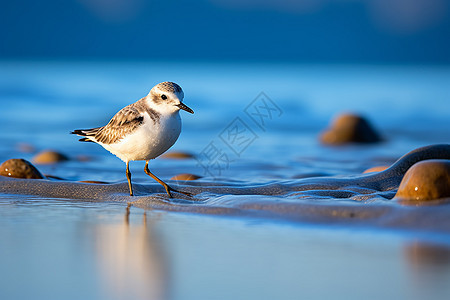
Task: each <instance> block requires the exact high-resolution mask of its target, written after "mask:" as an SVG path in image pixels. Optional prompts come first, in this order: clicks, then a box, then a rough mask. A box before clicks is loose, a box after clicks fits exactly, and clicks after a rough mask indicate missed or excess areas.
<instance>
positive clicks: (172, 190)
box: [165, 185, 193, 198]
mask: <svg viewBox="0 0 450 300" xmlns="http://www.w3.org/2000/svg"><path fill="white" fill-rule="evenodd" d="M165 188H166V192H167V194H168V195H169V198H173V197H172V193H171V192H175V193H180V194H183V195H186V196H188V197H192V196H193V195H192V194H191V193H188V192H183V191H179V190H176V189H174V188H171V187H170V186H169V185H167V186H165Z"/></svg>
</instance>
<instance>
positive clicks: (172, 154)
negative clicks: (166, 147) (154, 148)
mask: <svg viewBox="0 0 450 300" xmlns="http://www.w3.org/2000/svg"><path fill="white" fill-rule="evenodd" d="M160 157H161V158H167V159H191V158H194V155H192V154H190V153H187V152H179V151H172V152H167V153H164V154H163V155H161V156H160Z"/></svg>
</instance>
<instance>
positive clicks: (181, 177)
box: [170, 173, 202, 180]
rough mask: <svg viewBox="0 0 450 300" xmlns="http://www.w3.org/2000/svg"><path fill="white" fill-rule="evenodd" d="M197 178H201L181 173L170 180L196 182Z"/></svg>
mask: <svg viewBox="0 0 450 300" xmlns="http://www.w3.org/2000/svg"><path fill="white" fill-rule="evenodd" d="M199 178H202V177H201V176H198V175H194V174H189V173H183V174H178V175H175V176H173V177H172V178H170V179H171V180H197V179H199Z"/></svg>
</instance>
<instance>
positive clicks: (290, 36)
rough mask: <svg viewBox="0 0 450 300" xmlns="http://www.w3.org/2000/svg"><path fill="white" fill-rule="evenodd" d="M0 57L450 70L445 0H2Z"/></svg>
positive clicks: (449, 13) (449, 21) (448, 6)
mask: <svg viewBox="0 0 450 300" xmlns="http://www.w3.org/2000/svg"><path fill="white" fill-rule="evenodd" d="M1 7H2V8H1V10H0V26H1V28H2V29H1V31H0V40H1V44H2V45H1V47H0V58H2V59H22V58H26V59H29V58H31V59H36V58H38V59H41V58H44V59H47V58H52V59H53V58H56V59H95V60H98V59H105V60H117V59H123V60H142V59H148V60H158V59H163V60H168V59H170V60H206V61H208V60H238V61H240V60H246V61H248V60H256V61H296V62H313V63H317V62H324V63H335V62H337V63H432V64H440V63H446V64H447V63H449V62H450V18H449V16H450V1H448V0H298V1H293V0H168V1H145V0H63V1H61V0H41V1H35V0H16V1H2V5H1Z"/></svg>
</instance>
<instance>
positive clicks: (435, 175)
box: [395, 159, 450, 201]
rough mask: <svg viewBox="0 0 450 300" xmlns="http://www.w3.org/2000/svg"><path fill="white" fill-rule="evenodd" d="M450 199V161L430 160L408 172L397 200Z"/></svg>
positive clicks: (415, 165)
mask: <svg viewBox="0 0 450 300" xmlns="http://www.w3.org/2000/svg"><path fill="white" fill-rule="evenodd" d="M448 197H450V160H446V159H430V160H424V161H421V162H418V163H416V164H414V165H413V166H412V167H411V168H409V170H408V171H407V172H406V174H405V176H403V179H402V181H401V183H400V186H399V187H398V191H397V194H396V195H395V198H397V199H400V200H413V201H428V200H436V199H442V198H448Z"/></svg>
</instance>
